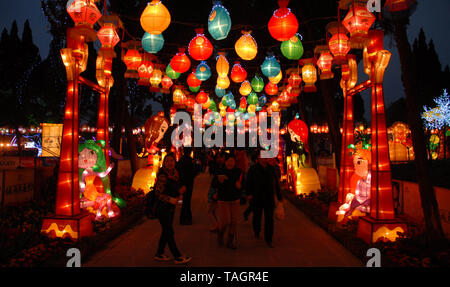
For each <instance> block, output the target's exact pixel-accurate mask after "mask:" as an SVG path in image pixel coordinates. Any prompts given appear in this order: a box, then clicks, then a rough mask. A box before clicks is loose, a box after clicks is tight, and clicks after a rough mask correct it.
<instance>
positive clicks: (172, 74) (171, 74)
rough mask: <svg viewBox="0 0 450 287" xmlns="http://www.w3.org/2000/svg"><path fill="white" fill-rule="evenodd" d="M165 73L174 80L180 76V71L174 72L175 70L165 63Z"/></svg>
mask: <svg viewBox="0 0 450 287" xmlns="http://www.w3.org/2000/svg"><path fill="white" fill-rule="evenodd" d="M166 75H167V76H168V77H169V78H171V79H172V80H176V79H178V78H179V77H180V75H181V73H177V72H175V71H174V70H173V69H172V67H170V64H169V65H167V68H166Z"/></svg>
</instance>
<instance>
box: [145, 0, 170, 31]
mask: <svg viewBox="0 0 450 287" xmlns="http://www.w3.org/2000/svg"><path fill="white" fill-rule="evenodd" d="M170 20H171V18H170V13H169V10H167V8H166V6H164V5H163V4H162V3H161V1H158V0H153V1H152V2H150V3H148V4H147V7H145V9H144V12H142V15H141V26H142V28H143V29H144V31H145V32H147V33H149V34H156V35H159V34H161V33H162V32H163V31H164V30H166V29H167V27H169V24H170Z"/></svg>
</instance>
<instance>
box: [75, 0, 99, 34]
mask: <svg viewBox="0 0 450 287" xmlns="http://www.w3.org/2000/svg"><path fill="white" fill-rule="evenodd" d="M67 13H69V15H70V17H71V18H72V20H73V21H74V22H75V25H76V26H78V25H88V26H89V27H93V26H94V24H95V23H96V22H97V21H98V19H100V18H101V17H102V14H101V13H100V11H99V10H98V8H97V6H96V5H95V3H94V1H92V0H74V1H69V2H68V3H67Z"/></svg>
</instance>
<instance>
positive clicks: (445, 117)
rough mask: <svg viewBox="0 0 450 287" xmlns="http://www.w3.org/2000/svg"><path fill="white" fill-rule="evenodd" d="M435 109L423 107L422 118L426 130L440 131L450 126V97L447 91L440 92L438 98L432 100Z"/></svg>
mask: <svg viewBox="0 0 450 287" xmlns="http://www.w3.org/2000/svg"><path fill="white" fill-rule="evenodd" d="M434 103H435V105H436V107H435V108H430V107H427V106H425V107H424V112H423V113H422V118H423V119H424V122H425V127H426V128H427V129H428V130H434V129H437V130H440V129H442V128H443V127H449V126H450V96H449V95H448V92H447V90H444V91H443V92H442V95H440V96H439V97H438V98H436V99H434Z"/></svg>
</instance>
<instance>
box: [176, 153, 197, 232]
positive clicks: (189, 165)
mask: <svg viewBox="0 0 450 287" xmlns="http://www.w3.org/2000/svg"><path fill="white" fill-rule="evenodd" d="M191 151H192V150H191V149H190V148H184V153H183V156H182V157H181V158H180V160H179V161H178V163H177V165H176V168H177V170H178V173H179V174H180V181H181V184H182V185H184V186H186V192H185V193H184V194H183V204H182V206H181V211H180V224H181V225H192V211H191V199H192V192H193V190H194V179H195V176H196V175H197V167H196V165H195V163H194V161H193V159H192V158H191Z"/></svg>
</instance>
